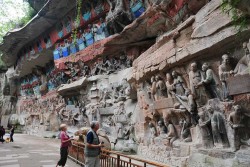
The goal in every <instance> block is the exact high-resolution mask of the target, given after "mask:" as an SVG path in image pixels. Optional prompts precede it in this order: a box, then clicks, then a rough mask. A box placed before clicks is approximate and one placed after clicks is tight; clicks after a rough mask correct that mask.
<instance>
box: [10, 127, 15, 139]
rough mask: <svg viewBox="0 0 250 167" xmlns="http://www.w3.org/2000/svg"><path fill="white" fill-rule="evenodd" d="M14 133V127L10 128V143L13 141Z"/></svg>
mask: <svg viewBox="0 0 250 167" xmlns="http://www.w3.org/2000/svg"><path fill="white" fill-rule="evenodd" d="M14 132H15V127H14V126H12V127H11V129H10V142H14V140H13V135H14Z"/></svg>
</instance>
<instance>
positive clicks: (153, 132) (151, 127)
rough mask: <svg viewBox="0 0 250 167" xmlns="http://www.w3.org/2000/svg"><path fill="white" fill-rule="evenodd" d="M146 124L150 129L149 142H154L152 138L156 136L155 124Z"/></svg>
mask: <svg viewBox="0 0 250 167" xmlns="http://www.w3.org/2000/svg"><path fill="white" fill-rule="evenodd" d="M148 126H149V130H150V143H151V144H154V139H155V138H156V137H157V131H156V128H155V125H154V124H153V123H152V122H150V123H149V124H148Z"/></svg>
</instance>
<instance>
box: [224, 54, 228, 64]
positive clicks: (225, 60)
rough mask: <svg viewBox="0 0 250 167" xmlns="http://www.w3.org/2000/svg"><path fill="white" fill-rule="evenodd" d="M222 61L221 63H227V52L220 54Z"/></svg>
mask: <svg viewBox="0 0 250 167" xmlns="http://www.w3.org/2000/svg"><path fill="white" fill-rule="evenodd" d="M222 63H223V64H229V56H228V55H227V54H224V55H223V56H222Z"/></svg>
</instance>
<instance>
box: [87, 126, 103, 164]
mask: <svg viewBox="0 0 250 167" xmlns="http://www.w3.org/2000/svg"><path fill="white" fill-rule="evenodd" d="M99 126H100V125H99V122H97V121H93V122H91V124H90V127H91V129H90V130H89V131H88V133H87V143H86V147H85V163H86V165H85V167H100V152H101V147H104V143H100V141H99V137H98V135H97V134H96V132H97V130H98V129H99Z"/></svg>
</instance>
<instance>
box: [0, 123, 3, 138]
mask: <svg viewBox="0 0 250 167" xmlns="http://www.w3.org/2000/svg"><path fill="white" fill-rule="evenodd" d="M0 139H3V126H1V127H0Z"/></svg>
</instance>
